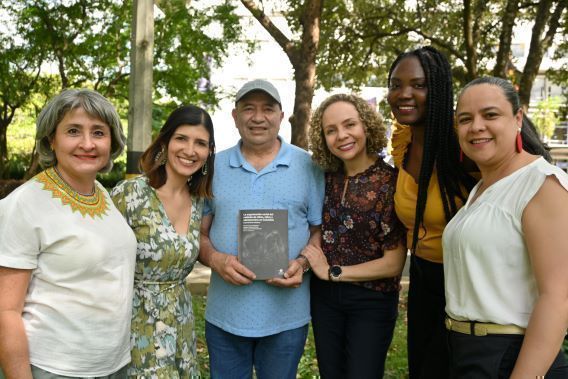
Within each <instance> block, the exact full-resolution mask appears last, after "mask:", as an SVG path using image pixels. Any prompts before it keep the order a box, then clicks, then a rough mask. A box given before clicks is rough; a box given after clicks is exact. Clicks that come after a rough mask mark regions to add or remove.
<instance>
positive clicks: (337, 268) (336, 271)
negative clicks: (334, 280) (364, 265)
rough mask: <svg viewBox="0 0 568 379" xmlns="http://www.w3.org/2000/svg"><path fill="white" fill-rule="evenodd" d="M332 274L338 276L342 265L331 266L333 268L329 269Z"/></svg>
mask: <svg viewBox="0 0 568 379" xmlns="http://www.w3.org/2000/svg"><path fill="white" fill-rule="evenodd" d="M329 272H330V274H331V276H335V277H338V276H339V275H341V267H340V266H331V269H330V270H329Z"/></svg>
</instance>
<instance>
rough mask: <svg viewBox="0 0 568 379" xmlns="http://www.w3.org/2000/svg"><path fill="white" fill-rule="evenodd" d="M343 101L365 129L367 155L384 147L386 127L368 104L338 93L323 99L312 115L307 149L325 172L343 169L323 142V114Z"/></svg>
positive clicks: (351, 95) (358, 98)
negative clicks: (350, 106)
mask: <svg viewBox="0 0 568 379" xmlns="http://www.w3.org/2000/svg"><path fill="white" fill-rule="evenodd" d="M340 101H344V102H346V103H350V104H353V106H354V107H355V109H356V110H357V113H358V114H359V118H360V119H361V121H362V123H363V125H364V127H365V135H366V137H367V146H366V150H367V154H369V155H374V154H377V153H379V152H380V151H381V150H382V149H383V148H384V147H385V146H386V145H387V138H386V127H385V125H384V123H383V118H382V117H381V115H380V114H379V113H377V112H376V111H375V110H374V109H373V108H372V107H371V105H370V104H369V103H367V102H366V101H365V100H364V99H362V98H361V97H359V96H357V95H353V94H350V95H349V94H344V93H339V94H336V95H332V96H330V97H328V98H327V99H325V100H324V101H323V102H322V103H321V104H320V105H319V107H318V108H317V109H316V110H315V111H314V113H313V114H312V118H311V120H310V130H309V148H310V150H311V151H312V153H313V155H312V159H313V160H314V162H316V163H317V164H318V165H319V166H320V167H321V168H322V169H323V170H325V171H337V170H339V169H340V168H342V167H343V162H342V161H341V159H339V158H337V157H336V156H335V155H333V154H332V153H331V152H330V151H329V149H328V147H327V144H326V142H325V137H324V135H323V125H322V117H323V113H324V112H325V110H326V109H327V107H329V106H330V105H331V104H333V103H337V102H340Z"/></svg>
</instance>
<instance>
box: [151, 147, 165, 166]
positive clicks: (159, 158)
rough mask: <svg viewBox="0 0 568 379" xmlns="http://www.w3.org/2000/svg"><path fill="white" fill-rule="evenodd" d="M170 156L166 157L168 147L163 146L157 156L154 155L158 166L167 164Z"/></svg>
mask: <svg viewBox="0 0 568 379" xmlns="http://www.w3.org/2000/svg"><path fill="white" fill-rule="evenodd" d="M167 160H168V158H167V157H166V149H165V147H163V146H162V150H160V151H158V153H157V154H156V156H155V157H154V162H156V163H157V164H158V166H163V165H165V164H166V162H167Z"/></svg>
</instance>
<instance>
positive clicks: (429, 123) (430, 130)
mask: <svg viewBox="0 0 568 379" xmlns="http://www.w3.org/2000/svg"><path fill="white" fill-rule="evenodd" d="M411 56H412V57H416V58H418V61H419V62H420V65H421V66H422V69H423V70H424V74H425V76H426V86H427V88H428V94H427V97H426V115H425V121H424V151H423V153H422V165H421V167H420V174H419V177H418V197H417V201H416V214H415V220H414V234H413V240H412V251H413V252H414V251H415V250H416V245H417V243H418V239H419V236H418V234H419V230H420V227H422V228H424V229H425V226H424V225H423V224H424V210H425V209H426V201H427V198H428V185H429V183H430V179H431V178H432V172H433V171H434V168H436V171H437V174H438V183H439V186H440V192H441V195H442V204H443V206H444V215H445V218H446V221H447V222H449V221H450V219H451V218H452V217H453V216H454V215H455V214H456V212H457V211H458V205H457V203H456V198H458V199H460V200H461V201H462V202H465V201H466V199H467V195H468V193H469V191H470V190H471V189H472V188H473V186H474V185H475V182H476V181H475V179H474V178H472V177H471V176H470V175H469V174H468V173H467V172H466V171H465V169H464V167H463V165H462V164H461V163H460V161H459V151H460V148H459V143H458V139H457V136H456V133H455V129H454V98H453V88H452V71H451V68H450V64H449V63H448V60H447V59H446V57H445V56H444V55H443V54H442V53H440V52H439V51H438V50H436V49H434V48H433V47H431V46H425V47H421V48H419V49H416V50H413V51H410V52H406V53H402V54H400V55H399V56H398V57H397V58H396V60H395V61H394V62H393V64H392V65H391V67H390V69H389V76H388V82H389V83H390V79H391V75H392V72H393V70H394V69H395V68H396V66H397V65H398V64H399V63H400V61H402V60H403V59H405V58H408V57H411Z"/></svg>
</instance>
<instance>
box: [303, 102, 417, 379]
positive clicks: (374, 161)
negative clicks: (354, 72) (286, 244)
mask: <svg viewBox="0 0 568 379" xmlns="http://www.w3.org/2000/svg"><path fill="white" fill-rule="evenodd" d="M385 145H386V137H385V127H384V125H383V121H382V119H381V117H380V115H379V114H377V112H375V110H374V109H372V107H371V106H370V105H369V104H368V103H367V102H366V101H365V100H363V99H362V98H360V97H359V96H356V95H346V94H337V95H333V96H331V97H329V98H327V99H326V100H325V101H324V102H323V103H322V104H321V105H320V106H319V107H318V108H317V109H316V111H315V112H314V114H313V116H312V121H311V125H310V148H311V150H312V151H313V159H314V161H315V162H316V163H318V164H319V165H320V166H321V167H322V168H323V169H324V170H325V171H326V177H325V201H324V207H323V224H322V241H321V248H319V247H315V246H313V245H308V246H307V247H306V248H305V249H304V251H303V252H302V255H304V256H305V257H306V258H307V259H308V261H309V262H310V265H311V267H312V269H313V271H314V273H315V276H316V277H315V278H312V282H311V311H312V325H313V330H314V337H315V343H316V354H317V359H318V366H319V370H320V374H321V376H322V378H377V377H382V375H383V372H384V363H385V358H386V354H387V351H388V348H389V345H390V343H391V340H392V335H393V330H394V325H395V322H396V317H397V306H398V294H399V289H400V274H401V272H402V267H403V266H404V261H405V259H406V254H405V252H406V249H405V244H404V236H405V229H404V227H403V226H402V224H401V223H400V222H399V220H398V218H397V217H396V214H395V211H394V189H395V184H396V171H395V170H394V168H392V167H391V166H389V165H388V164H386V163H385V162H384V161H383V160H382V159H381V158H380V157H379V155H378V153H379V152H380V151H381V150H382V149H383V148H384V147H385Z"/></svg>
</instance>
